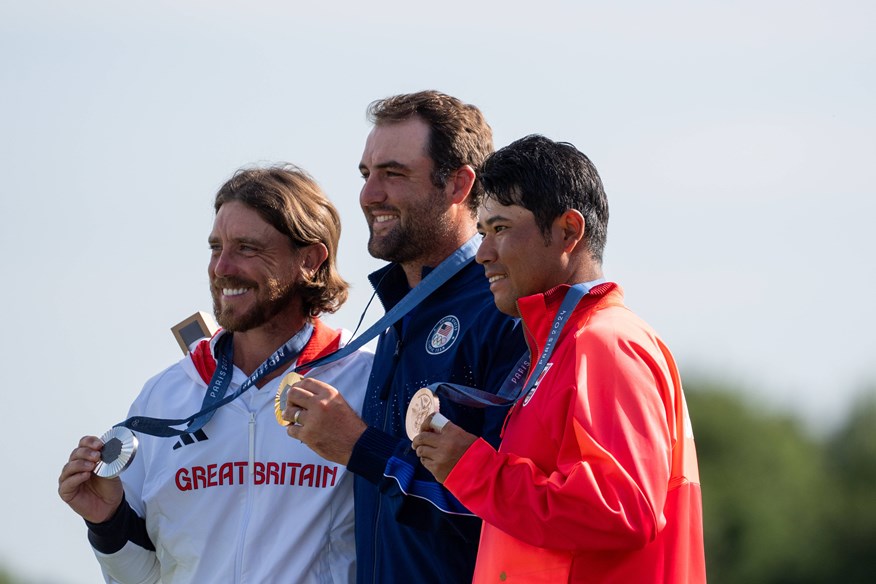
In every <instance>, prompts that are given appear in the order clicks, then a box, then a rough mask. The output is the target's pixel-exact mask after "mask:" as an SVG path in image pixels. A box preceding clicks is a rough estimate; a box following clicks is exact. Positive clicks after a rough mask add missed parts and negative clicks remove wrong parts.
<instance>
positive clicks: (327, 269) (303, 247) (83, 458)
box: [58, 166, 373, 584]
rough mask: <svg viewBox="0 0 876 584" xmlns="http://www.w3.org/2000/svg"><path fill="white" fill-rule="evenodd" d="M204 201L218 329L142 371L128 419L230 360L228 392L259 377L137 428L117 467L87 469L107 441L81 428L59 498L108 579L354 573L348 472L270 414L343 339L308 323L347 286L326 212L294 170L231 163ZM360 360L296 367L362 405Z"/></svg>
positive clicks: (162, 412) (165, 408) (187, 391)
mask: <svg viewBox="0 0 876 584" xmlns="http://www.w3.org/2000/svg"><path fill="white" fill-rule="evenodd" d="M215 210H216V217H215V221H214V223H213V230H212V232H211V233H210V235H209V238H208V241H209V246H210V261H209V266H208V275H209V279H210V290H211V293H212V296H213V308H214V311H215V314H216V318H217V320H218V322H219V324H220V325H221V326H222V327H223V328H222V330H221V331H219V332H218V333H217V334H216V335H215V336H214V337H213V338H212V339H210V340H203V341H201V342H200V343H199V344H197V345H196V346H195V347H194V348H193V350H192V352H191V353H190V354H188V355H186V356H185V358H183V359H182V360H181V361H180V362H178V363H176V364H174V365H172V366H171V367H169V368H168V369H166V370H165V371H163V372H161V373H160V374H158V375H157V376H155V377H154V378H152V379H151V380H150V381H148V382H147V383H146V386H145V387H144V388H143V391H142V392H141V393H140V395H139V396H138V397H137V399H136V400H135V402H134V404H133V405H132V406H131V410H130V413H129V416H135V415H136V416H149V417H153V418H167V419H184V418H186V417H187V416H190V415H192V414H194V413H195V412H198V411H200V410H201V408H202V406H203V404H204V403H207V401H206V399H205V394H211V393H212V392H214V391H216V392H217V393H218V392H219V391H220V389H221V380H220V378H225V379H227V378H228V377H229V376H227V375H226V376H222V375H220V372H223V371H230V372H231V375H230V383H228V385H227V386H226V387H225V388H224V390H225V391H226V393H228V394H233V393H234V391H235V390H237V389H238V388H240V387H241V385H242V384H243V383H244V382H246V381H247V380H248V378H249V379H253V378H255V377H256V376H258V375H259V372H262V371H264V372H265V373H264V374H262V375H261V376H260V377H257V381H255V386H254V387H253V388H251V389H250V390H249V391H246V392H245V393H243V394H241V396H240V397H239V398H237V399H236V400H234V401H231V402H230V403H228V404H226V405H225V406H223V407H221V408H219V409H218V410H216V413H215V415H214V416H213V417H212V418H210V420H209V421H208V422H207V423H206V425H204V427H203V428H201V429H198V430H197V431H193V432H191V433H187V434H183V435H181V436H179V437H178V438H172V439H170V438H162V437H157V436H152V435H148V434H144V433H140V432H138V438H139V444H140V445H139V449H138V450H137V454H136V456H135V457H134V459H133V461H132V463H131V466H130V468H128V469H127V470H125V471H124V472H123V473H122V475H121V478H112V479H107V478H100V477H98V476H96V475H95V474H93V473H92V471H93V470H94V468H95V466H96V464H97V462H98V460H99V459H100V450H101V448H102V446H103V444H102V442H101V441H100V439H98V438H96V437H94V436H86V437H84V438H83V439H82V440H81V441H80V443H79V447H78V448H77V449H76V450H74V451H73V453H72V454H71V456H70V460H69V462H68V463H67V464H66V465H65V466H64V469H63V471H62V473H61V476H60V479H59V489H58V491H59V494H60V495H61V498H62V499H63V500H64V501H65V502H66V503H67V504H68V505H70V507H71V508H73V510H74V511H76V512H77V513H78V514H79V515H81V516H82V517H83V518H85V520H86V523H87V525H88V530H89V532H88V538H89V541H90V542H91V545H92V547H93V548H94V552H95V555H96V556H97V558H98V561H99V562H100V565H101V568H102V569H103V571H104V574H105V576H106V578H107V581H109V582H123V583H124V582H137V583H147V582H157V581H158V580H159V578H160V580H161V582H163V583H164V584H171V583H174V582H187V583H188V582H297V583H314V584H323V583H325V584H328V583H337V582H354V581H355V545H354V533H353V522H354V516H353V502H352V499H353V496H352V495H353V477H352V475H350V474H349V473H347V472H346V469H345V468H344V467H343V466H340V465H337V464H334V463H331V462H329V461H326V460H324V459H322V458H320V457H319V456H318V455H316V454H315V453H314V452H313V451H312V450H310V449H309V448H307V447H306V446H304V445H303V444H300V443H298V442H292V441H289V440H288V439H287V438H286V436H285V429H284V427H283V426H281V425H280V424H278V423H277V420H276V419H275V410H274V396H275V394H276V392H277V389H278V387H279V385H280V381H281V379H282V377H283V375H284V374H285V373H286V372H288V371H289V370H291V369H292V368H294V367H296V366H297V365H302V364H306V363H309V362H311V361H313V360H314V359H316V358H318V357H321V356H324V355H327V354H329V353H331V352H333V351H335V350H336V349H338V348H339V347H341V346H343V345H344V344H345V343H346V342H347V340H348V338H349V336H350V335H349V333H348V332H346V331H341V330H333V329H330V328H329V327H327V326H326V325H324V324H323V323H322V322H321V321H320V319H319V315H320V314H322V313H330V312H334V311H335V310H337V309H338V308H339V307H340V305H341V304H342V303H343V302H344V300H346V298H347V283H346V282H345V281H344V280H343V279H341V277H340V275H339V274H338V273H337V270H336V268H335V259H336V254H337V246H338V240H339V237H340V223H339V218H338V213H337V211H336V210H335V208H334V206H332V204H331V202H329V200H328V199H327V198H326V197H325V195H324V194H323V193H322V191H321V190H320V188H319V186H318V185H317V184H316V183H315V182H314V181H313V179H312V178H310V177H309V176H308V175H307V174H306V173H305V172H304V171H302V170H301V169H298V168H295V167H292V166H284V167H272V168H267V169H250V170H243V171H240V172H238V173H237V174H235V176H234V177H232V178H231V179H230V180H229V181H228V182H226V183H225V185H223V187H222V188H221V189H220V190H219V193H218V194H217V195H216V199H215ZM281 350H282V353H281ZM372 357H373V355H372V354H370V353H369V352H367V351H356V352H353V353H352V354H350V355H348V356H346V357H343V358H341V359H339V360H336V361H334V362H332V363H328V364H325V365H320V366H317V367H314V368H313V369H312V370H310V371H307V375H314V376H316V377H318V378H320V379H322V380H324V381H326V382H327V383H331V384H332V385H334V386H336V387H338V388H339V389H340V391H341V392H342V393H343V395H344V396H345V398H346V399H347V401H348V402H349V403H350V404H353V406H354V407H355V408H356V409H357V411H358V409H359V407H360V406H361V403H362V399H363V395H364V387H363V386H362V384H361V383H360V380H362V379H365V378H367V376H368V373H369V371H370V368H371V361H372ZM275 364H276V367H275V366H274V365H275ZM266 365H269V367H266ZM278 519H279V520H280V521H282V522H284V524H285V525H288V526H292V527H293V528H292V529H282V530H281V529H278V528H277V520H278Z"/></svg>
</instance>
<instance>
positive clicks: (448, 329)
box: [426, 315, 460, 355]
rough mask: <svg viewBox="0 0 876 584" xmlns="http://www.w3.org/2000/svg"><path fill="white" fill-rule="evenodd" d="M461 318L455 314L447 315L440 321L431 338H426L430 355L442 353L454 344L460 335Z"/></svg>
mask: <svg viewBox="0 0 876 584" xmlns="http://www.w3.org/2000/svg"><path fill="white" fill-rule="evenodd" d="M459 328H460V327H459V319H458V318H456V317H455V316H453V315H447V316H445V317H443V318H442V319H441V320H439V321H438V324H436V325H435V326H434V327H432V332H431V333H429V338H428V339H427V340H426V352H427V353H429V354H430V355H440V354H441V353H443V352H444V351H446V350H447V349H449V348H450V346H451V345H453V342H454V341H455V340H456V337H458V336H459Z"/></svg>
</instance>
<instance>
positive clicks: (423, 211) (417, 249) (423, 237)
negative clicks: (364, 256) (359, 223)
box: [368, 191, 450, 263]
mask: <svg viewBox="0 0 876 584" xmlns="http://www.w3.org/2000/svg"><path fill="white" fill-rule="evenodd" d="M446 215H447V209H446V208H445V207H444V203H443V201H442V197H441V193H440V191H437V192H433V193H431V194H430V197H429V199H428V202H427V203H426V204H425V205H420V206H419V207H417V208H408V209H407V210H406V212H405V218H404V220H402V218H401V216H399V221H398V225H397V226H396V227H395V228H394V229H393V230H392V231H390V232H388V233H386V234H385V235H383V236H381V237H380V238H379V239H375V238H374V226H373V224H369V226H368V231H369V238H368V253H370V254H371V255H372V257H375V258H377V259H380V260H386V261H388V262H396V263H405V262H410V261H413V260H416V259H419V258H423V257H427V256H429V255H430V254H431V253H432V250H433V249H434V248H435V246H436V244H437V245H440V243H439V242H441V241H442V240H444V239H445V238H446V237H447V236H448V233H449V230H450V226H449V224H448V221H447V220H446Z"/></svg>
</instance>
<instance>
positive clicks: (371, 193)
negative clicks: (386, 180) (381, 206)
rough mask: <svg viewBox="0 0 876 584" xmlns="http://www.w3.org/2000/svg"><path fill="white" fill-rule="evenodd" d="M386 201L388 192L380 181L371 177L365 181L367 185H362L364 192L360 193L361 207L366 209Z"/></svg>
mask: <svg viewBox="0 0 876 584" xmlns="http://www.w3.org/2000/svg"><path fill="white" fill-rule="evenodd" d="M385 200H386V191H385V190H384V189H383V187H382V185H380V181H379V180H378V177H376V176H369V177H367V178H366V179H365V184H364V185H362V190H361V191H359V205H361V206H362V208H363V209H364V208H365V207H368V206H370V205H374V204H377V203H382V202H384V201H385Z"/></svg>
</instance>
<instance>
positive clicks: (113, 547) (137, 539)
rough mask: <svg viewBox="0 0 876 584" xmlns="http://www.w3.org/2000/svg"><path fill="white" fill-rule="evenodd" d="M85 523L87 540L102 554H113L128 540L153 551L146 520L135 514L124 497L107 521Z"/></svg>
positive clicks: (153, 547)
mask: <svg viewBox="0 0 876 584" xmlns="http://www.w3.org/2000/svg"><path fill="white" fill-rule="evenodd" d="M85 525H87V526H88V541H89V543H90V544H91V547H93V548H94V549H96V550H97V551H99V552H100V553H102V554H114V553H116V552H118V551H119V550H121V549H122V548H123V547H125V544H126V543H128V542H129V541H130V542H133V543H135V544H137V545H139V546H140V547H141V548H143V549H146V550H149V551H155V546H154V545H153V544H152V540H151V539H149V534H148V533H146V521H145V520H144V519H143V518H142V517H140V516H139V515H137V512H136V511H134V510H133V509H132V508H131V506H130V505H129V504H128V501H127V499H125V498H122V503H121V505H119V508H118V509H116V512H115V513H114V514H113V516H112V517H110V518H109V519H108V520H107V521H104V522H103V523H92V522H90V521H86V522H85Z"/></svg>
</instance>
